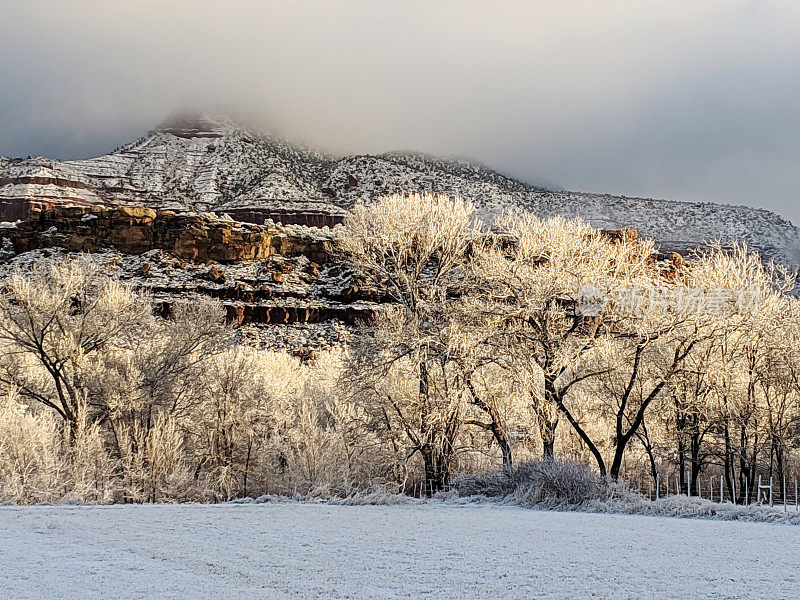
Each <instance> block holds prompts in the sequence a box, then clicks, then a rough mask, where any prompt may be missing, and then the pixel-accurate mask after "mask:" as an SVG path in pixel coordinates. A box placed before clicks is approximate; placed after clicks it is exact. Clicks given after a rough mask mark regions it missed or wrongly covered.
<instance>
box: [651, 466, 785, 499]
mask: <svg viewBox="0 0 800 600" xmlns="http://www.w3.org/2000/svg"><path fill="white" fill-rule="evenodd" d="M660 492H661V480H660V477H659V475H658V473H656V500H658V495H659V493H660ZM667 495H669V492H667ZM796 497H797V494H795V498H796ZM795 504H797V502H795Z"/></svg>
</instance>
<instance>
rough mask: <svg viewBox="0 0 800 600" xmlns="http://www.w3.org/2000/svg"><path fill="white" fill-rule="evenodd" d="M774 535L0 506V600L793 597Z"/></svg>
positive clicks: (764, 528)
mask: <svg viewBox="0 0 800 600" xmlns="http://www.w3.org/2000/svg"><path fill="white" fill-rule="evenodd" d="M798 558H800V529H798V528H796V527H793V526H788V525H775V524H764V523H745V522H730V521H707V520H695V519H676V518H663V517H646V516H631V515H606V514H588V513H567V512H563V513H562V512H550V511H537V510H529V509H524V508H516V507H511V506H499V505H492V504H465V505H457V504H446V503H441V502H433V503H414V504H404V505H391V506H334V505H328V504H306V503H298V502H280V503H266V504H223V505H211V506H209V505H144V506H142V505H126V506H119V505H118V506H34V507H13V506H4V507H0V598H8V599H17V598H20V599H21V598H36V599H46V598H64V599H68V598H81V599H83V598H142V599H151V598H269V599H272V598H276V599H277V598H436V599H439V598H459V599H462V598H559V599H561V598H631V599H636V600H639V599H657V598H682V599H684V598H703V599H713V598H737V599H738V598H758V599H765V598H770V599H779V598H786V599H790V598H791V599H796V598H798V597H800V570H799V569H798V568H797V565H798Z"/></svg>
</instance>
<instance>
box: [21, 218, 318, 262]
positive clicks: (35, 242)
mask: <svg viewBox="0 0 800 600" xmlns="http://www.w3.org/2000/svg"><path fill="white" fill-rule="evenodd" d="M10 240H11V242H12V244H13V245H14V249H15V251H16V252H27V251H29V250H34V249H38V248H47V247H52V246H57V247H60V248H64V249H65V250H69V251H72V252H99V251H101V250H104V249H107V248H114V249H116V250H119V251H120V252H122V253H124V254H143V253H145V252H149V251H151V250H155V249H160V250H163V251H165V252H168V253H169V254H172V255H173V256H175V257H177V258H181V259H184V260H190V261H194V262H202V263H207V262H239V261H245V260H256V259H263V258H269V257H270V256H273V255H276V254H278V255H281V256H287V257H290V256H298V255H304V256H307V257H308V258H309V259H310V260H313V261H316V262H318V263H321V262H327V260H328V259H329V250H328V247H327V246H328V245H327V244H326V242H325V241H324V240H323V238H320V237H315V236H313V235H310V234H305V235H303V234H299V233H292V232H291V231H289V230H286V229H285V228H277V227H275V226H266V225H254V224H249V223H240V222H237V221H232V220H230V219H228V220H224V219H220V218H217V217H215V216H213V215H196V214H189V213H176V212H174V211H170V210H166V211H156V210H153V209H151V208H146V207H142V206H119V207H116V208H103V207H95V206H72V207H59V208H53V209H49V210H43V211H42V210H34V211H33V212H31V213H30V215H29V217H28V219H27V220H25V221H23V222H22V223H20V224H19V225H18V226H17V227H16V228H15V229H14V230H13V232H12V233H11V235H10Z"/></svg>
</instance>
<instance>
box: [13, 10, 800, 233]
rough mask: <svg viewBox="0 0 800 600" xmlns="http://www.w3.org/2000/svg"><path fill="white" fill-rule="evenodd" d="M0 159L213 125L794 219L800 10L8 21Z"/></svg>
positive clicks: (143, 13) (310, 13) (90, 149)
mask: <svg viewBox="0 0 800 600" xmlns="http://www.w3.org/2000/svg"><path fill="white" fill-rule="evenodd" d="M6 4H7V5H8V4H12V6H6V7H4V8H3V13H4V19H3V22H2V25H0V57H1V58H2V60H0V81H2V82H3V84H2V85H1V86H0V154H3V155H15V156H21V155H27V154H33V153H35V154H45V155H50V156H57V157H62V158H68V157H69V158H71V157H81V156H90V155H95V154H102V153H105V152H107V151H109V150H111V149H112V148H114V147H115V146H117V145H119V144H122V143H124V142H127V141H129V140H130V139H132V138H134V137H137V136H139V135H141V134H143V133H144V132H145V131H147V130H148V129H149V128H151V127H152V126H153V125H155V124H156V123H157V122H159V121H161V120H162V119H163V118H164V117H165V116H166V115H169V114H170V113H174V112H176V111H179V110H182V109H185V108H209V109H212V110H218V111H222V112H227V113H230V114H233V115H234V116H240V117H241V118H242V119H244V120H246V121H248V122H251V123H253V124H256V125H258V126H262V127H266V128H268V129H271V130H273V131H275V132H276V133H278V134H281V135H286V136H288V137H290V138H293V139H297V140H300V141H303V142H306V143H309V144H312V145H319V146H322V147H323V148H326V149H328V150H330V151H333V152H377V151H384V150H389V149H398V148H399V149H418V150H424V151H428V152H434V153H440V154H448V155H453V154H457V155H466V156H471V157H473V158H475V159H477V160H480V161H482V162H485V163H487V164H489V165H491V166H493V167H495V168H497V169H499V170H501V171H504V172H507V173H510V174H512V175H515V176H517V177H521V178H524V179H527V180H530V181H534V182H537V181H549V182H553V183H556V184H558V185H560V186H561V187H564V188H569V189H581V190H587V191H598V192H613V193H624V194H628V195H644V196H651V197H665V198H674V199H681V200H700V201H705V200H708V201H715V202H729V203H735V204H749V205H753V206H763V207H765V208H769V209H772V210H775V211H777V212H780V213H781V214H783V215H785V216H787V217H789V218H791V219H793V220H794V221H795V222H798V221H800V207H798V204H800V203H798V202H797V195H798V189H800V169H798V168H797V164H798V162H800V127H798V124H800V108H799V107H800V105H799V104H798V103H797V102H796V98H797V97H798V95H800V37H798V36H797V35H796V32H797V30H798V28H800V5H798V4H797V3H796V2H792V1H788V0H787V1H769V0H761V1H757V2H745V1H737V0H725V1H709V2H691V1H684V0H680V1H677V0H676V1H674V2H670V3H655V2H636V3H634V2H629V1H622V0H608V1H603V2H597V1H593V0H571V1H566V2H555V1H552V2H550V1H547V2H545V1H540V2H510V1H505V2H504V1H495V2H492V3H488V2H478V1H472V0H460V1H456V0H439V1H438V2H428V3H425V2H421V1H419V2H417V1H411V0H408V1H404V2H400V1H393V0H383V1H381V2H374V1H366V0H364V1H357V0H350V1H347V2H323V1H320V2H309V1H304V0H301V1H298V2H263V1H257V0H250V1H243V0H228V1H227V2H210V1H205V0H195V1H186V0H180V1H171V2H169V3H163V2H156V1H153V0H139V1H138V2H118V1H106V2H102V3H100V2H90V1H88V0H75V1H72V2H60V1H54V0H38V1H36V2H25V3H6Z"/></svg>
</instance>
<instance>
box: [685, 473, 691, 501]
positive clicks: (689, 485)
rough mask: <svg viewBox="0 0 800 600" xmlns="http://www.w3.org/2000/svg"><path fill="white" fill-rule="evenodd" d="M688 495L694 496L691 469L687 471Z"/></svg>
mask: <svg viewBox="0 0 800 600" xmlns="http://www.w3.org/2000/svg"><path fill="white" fill-rule="evenodd" d="M686 495H687V496H689V497H690V498H691V497H692V478H691V477H690V476H689V471H686Z"/></svg>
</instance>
